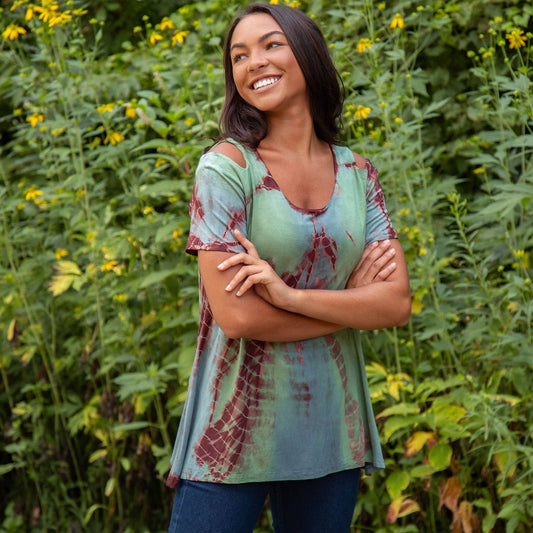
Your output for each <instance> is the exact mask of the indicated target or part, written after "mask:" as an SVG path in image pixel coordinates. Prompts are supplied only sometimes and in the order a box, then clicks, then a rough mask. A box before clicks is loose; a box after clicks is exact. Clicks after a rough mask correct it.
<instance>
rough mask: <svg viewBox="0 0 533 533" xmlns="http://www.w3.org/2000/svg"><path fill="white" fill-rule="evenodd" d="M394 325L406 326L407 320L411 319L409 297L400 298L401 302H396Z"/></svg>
mask: <svg viewBox="0 0 533 533" xmlns="http://www.w3.org/2000/svg"><path fill="white" fill-rule="evenodd" d="M396 313H397V316H396V324H395V326H398V327H401V326H407V324H408V323H409V319H410V318H411V297H410V296H406V297H404V298H402V300H401V302H398V307H397V310H396Z"/></svg>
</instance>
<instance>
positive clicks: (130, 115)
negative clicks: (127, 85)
mask: <svg viewBox="0 0 533 533" xmlns="http://www.w3.org/2000/svg"><path fill="white" fill-rule="evenodd" d="M124 114H125V115H126V116H127V117H128V118H135V117H136V116H137V114H136V113H135V108H134V107H133V106H132V105H127V106H126V111H125V112H124Z"/></svg>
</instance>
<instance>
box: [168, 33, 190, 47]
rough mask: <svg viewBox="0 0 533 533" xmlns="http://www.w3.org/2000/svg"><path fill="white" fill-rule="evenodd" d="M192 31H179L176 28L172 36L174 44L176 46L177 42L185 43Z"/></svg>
mask: <svg viewBox="0 0 533 533" xmlns="http://www.w3.org/2000/svg"><path fill="white" fill-rule="evenodd" d="M189 33H191V32H190V31H179V30H176V31H175V32H174V35H173V36H172V46H175V44H176V43H183V41H184V40H185V37H186V36H187V35H189Z"/></svg>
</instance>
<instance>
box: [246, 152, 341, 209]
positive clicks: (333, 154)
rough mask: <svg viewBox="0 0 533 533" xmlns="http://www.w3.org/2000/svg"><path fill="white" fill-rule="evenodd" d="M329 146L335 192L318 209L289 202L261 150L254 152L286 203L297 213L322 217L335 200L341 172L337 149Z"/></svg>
mask: <svg viewBox="0 0 533 533" xmlns="http://www.w3.org/2000/svg"><path fill="white" fill-rule="evenodd" d="M328 146H329V149H330V150H331V155H332V159H333V173H334V183H333V190H332V192H331V196H330V197H329V200H328V201H327V202H326V204H325V205H324V206H323V207H317V208H305V207H300V206H298V205H296V204H294V203H293V202H291V201H290V200H289V198H287V196H286V194H285V193H284V192H283V190H282V188H281V187H280V186H279V183H278V182H277V181H276V178H274V176H273V175H272V172H270V169H269V168H268V166H267V164H266V163H265V161H264V160H263V158H262V157H261V154H260V153H259V150H258V149H257V148H255V149H254V152H255V155H256V157H257V159H258V160H259V161H260V162H261V164H262V165H263V167H264V168H265V171H266V174H267V176H268V177H269V178H270V179H271V180H272V181H273V182H274V183H275V184H276V187H277V189H278V190H279V192H280V193H281V195H282V196H283V198H285V201H286V202H287V203H288V204H289V205H290V206H291V207H292V208H293V209H294V210H295V211H299V212H300V213H305V214H309V215H320V214H322V213H323V212H324V211H326V210H327V209H328V207H329V206H330V204H331V202H332V201H333V198H334V197H335V195H336V192H337V185H338V183H337V174H338V170H339V165H338V163H337V154H336V152H335V147H334V146H333V145H331V144H329V145H328Z"/></svg>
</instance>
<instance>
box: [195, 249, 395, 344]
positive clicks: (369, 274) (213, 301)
mask: <svg viewBox="0 0 533 533" xmlns="http://www.w3.org/2000/svg"><path fill="white" fill-rule="evenodd" d="M234 256H235V254H233V253H230V252H214V251H209V252H208V251H201V250H200V251H199V252H198V262H199V267H200V274H201V276H202V280H203V283H204V288H205V290H206V294H207V298H208V300H209V303H210V306H211V310H212V312H213V315H214V317H215V320H216V321H217V323H218V324H219V326H220V327H221V328H222V330H223V331H224V333H226V335H228V337H230V338H240V337H247V338H253V339H257V340H264V341H271V342H275V341H280V342H281V341H287V342H288V341H298V340H304V339H310V338H313V337H319V336H322V335H327V334H329V333H333V332H335V331H338V330H340V329H343V328H344V326H342V325H340V324H334V323H331V322H328V321H324V320H317V319H314V318H310V317H307V316H304V315H303V314H299V313H291V312H288V311H286V310H283V309H280V308H279V307H275V306H273V305H272V304H271V303H269V302H267V301H266V300H265V299H263V298H261V297H260V296H259V295H258V294H257V292H256V291H247V292H246V293H245V294H244V295H242V296H236V294H235V292H232V291H227V290H226V287H227V286H228V284H229V283H230V281H231V280H232V279H233V277H234V276H235V274H236V273H237V272H238V271H239V267H237V266H235V267H231V268H228V269H226V270H221V269H219V268H218V265H220V264H221V263H224V262H225V261H226V260H230V259H231V258H233V257H234ZM394 256H395V251H394V249H393V248H392V247H391V244H390V242H389V241H381V242H379V243H378V242H375V243H372V244H370V245H369V246H367V247H366V248H365V250H364V252H363V255H362V257H361V259H360V260H359V262H358V263H357V265H356V267H355V268H354V270H353V272H352V274H351V276H350V279H349V280H348V283H347V285H346V288H347V289H348V288H356V287H362V286H365V285H369V284H371V283H376V282H378V281H384V280H386V279H388V278H389V276H390V275H391V274H392V273H393V272H394V271H395V270H396V263H395V262H394Z"/></svg>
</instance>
